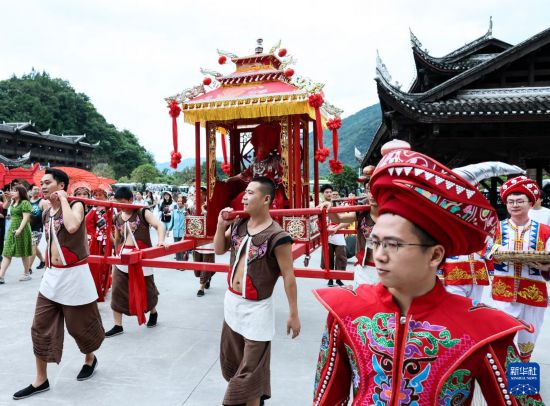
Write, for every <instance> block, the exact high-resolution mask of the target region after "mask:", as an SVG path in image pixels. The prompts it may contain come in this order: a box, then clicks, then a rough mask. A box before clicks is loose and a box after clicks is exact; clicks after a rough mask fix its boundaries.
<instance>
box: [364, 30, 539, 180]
mask: <svg viewBox="0 0 550 406" xmlns="http://www.w3.org/2000/svg"><path fill="white" fill-rule="evenodd" d="M411 43H412V53H413V57H414V61H415V65H416V78H415V80H414V82H413V84H412V86H411V87H410V89H408V90H402V89H401V88H400V86H399V85H397V84H395V83H393V82H392V80H391V77H390V75H389V73H388V70H387V69H386V66H385V65H384V64H383V63H382V61H381V60H380V58H379V57H378V63H377V75H376V83H377V88H378V95H379V98H380V104H381V108H382V115H383V117H382V124H381V125H380V127H379V129H378V131H377V133H376V134H375V137H374V140H373V142H372V144H371V146H370V148H369V150H368V152H367V154H366V156H365V159H364V160H363V166H364V165H367V164H376V162H378V161H379V159H380V147H381V146H382V145H383V144H384V143H385V142H387V141H389V140H391V139H393V138H400V139H404V140H407V141H409V142H410V143H411V145H412V147H413V149H415V150H417V151H420V152H424V153H426V154H428V155H430V156H433V157H434V158H436V159H437V160H439V161H440V162H442V163H444V164H445V165H447V166H449V167H451V168H454V167H458V166H463V165H467V164H470V163H476V162H481V161H490V160H495V161H503V162H507V163H510V164H515V165H518V166H520V167H522V168H525V169H528V170H529V173H530V175H531V176H533V177H535V176H536V178H537V180H538V181H539V183H540V182H541V181H542V177H543V172H544V171H546V172H548V173H550V29H547V30H545V31H542V32H540V33H539V34H537V35H534V36H533V37H531V38H528V39H527V40H525V41H523V42H521V43H519V44H517V45H511V44H508V43H506V42H504V41H501V40H498V39H496V38H493V36H492V23H490V27H489V30H488V32H487V33H486V34H485V35H483V36H481V37H480V38H477V39H476V40H474V41H472V42H470V43H468V44H466V45H464V46H463V47H461V48H459V49H457V50H455V51H453V52H451V53H449V54H447V55H445V56H443V57H434V56H431V55H430V54H429V53H428V52H427V51H426V50H425V49H423V47H422V44H421V43H420V41H419V40H418V38H416V36H415V35H414V34H413V33H412V32H411Z"/></svg>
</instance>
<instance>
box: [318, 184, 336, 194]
mask: <svg viewBox="0 0 550 406" xmlns="http://www.w3.org/2000/svg"><path fill="white" fill-rule="evenodd" d="M327 189H330V190H332V191H333V192H334V188H333V187H332V185H323V186H321V193H325V190H327Z"/></svg>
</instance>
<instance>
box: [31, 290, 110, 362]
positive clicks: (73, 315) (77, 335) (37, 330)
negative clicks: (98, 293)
mask: <svg viewBox="0 0 550 406" xmlns="http://www.w3.org/2000/svg"><path fill="white" fill-rule="evenodd" d="M63 321H65V324H66V325H67V331H68V332H69V334H70V335H71V336H72V337H73V338H74V340H75V341H76V344H77V345H78V348H79V350H80V352H81V353H83V354H89V353H91V352H94V351H96V350H97V349H98V348H99V347H100V346H101V343H102V342H103V339H104V338H105V330H104V329H103V323H102V322H101V316H100V315H99V310H98V308H97V303H96V302H95V301H94V302H92V303H88V304H85V305H80V306H66V305H62V304H60V303H57V302H53V301H51V300H50V299H48V298H46V297H45V296H43V295H42V294H41V293H38V298H37V299H36V309H35V311H34V320H33V322H32V328H31V336H32V346H33V350H34V355H36V356H37V357H38V358H40V359H41V360H42V361H44V362H55V363H57V364H59V362H60V361H61V355H62V354H63V337H64V334H65V331H64V327H63Z"/></svg>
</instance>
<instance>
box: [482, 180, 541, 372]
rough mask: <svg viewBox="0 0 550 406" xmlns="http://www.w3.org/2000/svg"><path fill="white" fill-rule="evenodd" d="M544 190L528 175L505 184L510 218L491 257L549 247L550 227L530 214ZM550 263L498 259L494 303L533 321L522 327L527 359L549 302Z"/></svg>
mask: <svg viewBox="0 0 550 406" xmlns="http://www.w3.org/2000/svg"><path fill="white" fill-rule="evenodd" d="M540 195H541V191H540V189H539V187H538V185H537V183H536V182H535V181H534V180H532V179H529V178H528V177H526V176H518V177H515V178H512V179H510V180H508V181H507V182H506V183H504V184H503V185H502V188H501V190H500V196H501V198H502V201H503V202H506V208H507V210H508V214H509V215H510V218H509V219H506V220H502V221H501V222H500V224H499V228H498V230H497V233H496V237H495V241H494V244H491V246H490V247H489V253H488V257H489V258H490V257H491V255H492V254H493V253H494V252H495V251H497V250H506V251H549V250H550V227H548V226H546V225H544V224H540V223H538V222H536V221H535V220H531V219H530V218H529V210H530V209H531V207H533V205H534V204H535V202H536V201H537V199H538V198H539V197H540ZM549 269H550V264H541V263H539V262H532V263H516V262H502V263H495V274H494V275H495V276H494V278H493V286H492V296H493V303H491V305H492V306H494V307H496V308H498V309H500V310H502V311H504V312H506V313H508V314H510V315H512V316H514V317H517V318H520V319H522V320H524V321H525V322H527V323H530V324H533V326H534V327H535V331H534V332H527V331H520V332H519V333H518V338H517V342H518V347H519V352H520V357H521V359H522V360H523V361H525V362H528V361H529V359H530V358H531V353H532V352H533V349H534V348H535V342H536V340H537V336H538V334H539V332H540V329H541V328H542V322H543V321H544V312H545V310H546V307H547V306H548V292H547V289H546V282H545V280H544V277H543V276H544V275H545V274H546V276H547V275H548V273H547V272H548V270H549Z"/></svg>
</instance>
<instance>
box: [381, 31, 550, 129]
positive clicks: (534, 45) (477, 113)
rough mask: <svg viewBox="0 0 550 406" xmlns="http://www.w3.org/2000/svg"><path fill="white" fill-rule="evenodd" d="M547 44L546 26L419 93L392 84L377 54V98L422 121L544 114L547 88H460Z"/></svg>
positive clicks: (549, 108) (549, 96) (549, 99)
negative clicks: (544, 28) (516, 43)
mask: <svg viewBox="0 0 550 406" xmlns="http://www.w3.org/2000/svg"><path fill="white" fill-rule="evenodd" d="M549 43H550V29H547V30H545V31H542V32H541V33H539V34H537V35H534V36H533V37H531V38H529V39H527V40H526V41H523V42H522V43H520V44H518V45H516V46H513V47H511V48H509V49H507V50H505V51H503V52H501V53H500V54H497V55H496V56H494V57H492V58H489V59H487V60H485V61H482V62H480V63H479V64H477V65H476V66H474V67H472V68H469V69H467V70H465V71H463V72H462V73H459V74H457V75H456V76H453V77H450V78H449V79H448V80H446V81H444V82H443V83H441V84H439V85H437V86H435V87H433V88H431V89H429V90H427V91H425V92H422V93H409V92H404V91H402V90H401V89H400V88H399V87H397V86H396V85H394V84H392V80H391V76H390V75H389V73H388V70H387V68H386V66H385V65H384V63H383V62H382V60H381V59H380V57H378V61H377V69H376V81H377V84H378V92H379V95H380V98H381V100H384V101H385V102H386V103H388V104H390V105H392V106H393V108H395V109H399V110H401V111H402V112H403V113H404V114H406V115H409V116H411V117H413V118H415V119H417V120H419V121H424V122H431V121H442V120H448V119H457V118H459V117H461V118H465V117H467V118H476V119H480V118H482V119H484V120H485V121H487V120H489V121H491V120H492V119H497V120H501V119H502V117H510V116H515V117H527V116H536V115H538V116H541V115H543V116H547V115H549V114H550V87H530V88H526V87H522V88H512V87H508V88H499V89H468V90H464V87H466V86H467V85H469V84H471V83H472V82H474V81H475V80H477V79H479V78H480V77H482V76H483V75H486V74H487V73H489V72H492V71H494V70H496V69H498V68H500V67H502V66H504V65H505V64H507V63H510V62H511V61H513V60H516V59H518V58H521V57H522V56H524V55H526V54H528V53H529V52H532V51H533V50H534V49H538V48H539V47H541V46H544V45H546V44H549Z"/></svg>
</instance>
